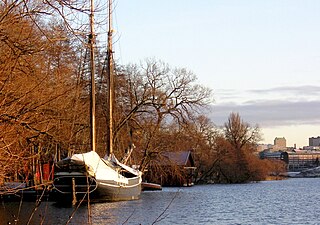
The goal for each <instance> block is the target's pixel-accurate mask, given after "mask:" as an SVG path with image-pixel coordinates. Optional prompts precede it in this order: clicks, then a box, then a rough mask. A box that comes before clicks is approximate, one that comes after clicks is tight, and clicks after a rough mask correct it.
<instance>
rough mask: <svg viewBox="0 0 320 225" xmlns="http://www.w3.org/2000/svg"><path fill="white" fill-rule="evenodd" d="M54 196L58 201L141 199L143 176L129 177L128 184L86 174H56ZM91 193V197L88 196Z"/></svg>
mask: <svg viewBox="0 0 320 225" xmlns="http://www.w3.org/2000/svg"><path fill="white" fill-rule="evenodd" d="M53 185H54V190H53V196H54V197H53V198H54V200H55V201H57V202H80V201H88V200H89V201H90V202H106V201H127V200H136V199H139V197H140V193H141V177H139V176H137V177H133V178H128V184H119V183H117V182H115V181H109V180H96V179H95V178H94V177H87V176H86V175H85V174H83V175H79V174H78V173H69V174H62V175H56V176H55V180H54V183H53ZM88 193H89V197H88Z"/></svg>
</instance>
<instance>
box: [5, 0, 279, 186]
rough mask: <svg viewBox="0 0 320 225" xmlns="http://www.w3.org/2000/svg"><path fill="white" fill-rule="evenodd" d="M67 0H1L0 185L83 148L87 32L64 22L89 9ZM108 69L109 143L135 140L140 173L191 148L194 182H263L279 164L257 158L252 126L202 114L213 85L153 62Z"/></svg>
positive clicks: (100, 119) (101, 136)
mask: <svg viewBox="0 0 320 225" xmlns="http://www.w3.org/2000/svg"><path fill="white" fill-rule="evenodd" d="M72 4H73V3H70V2H61V1H59V2H56V1H44V2H28V1H3V2H1V3H0V9H1V10H0V52H1V54H0V71H1V76H0V184H2V183H3V182H4V181H7V180H11V179H13V178H15V179H18V178H20V179H22V180H24V179H26V178H28V177H29V179H30V176H29V175H30V174H32V175H34V174H37V173H38V174H39V173H40V172H41V165H43V164H46V163H50V162H52V161H56V160H59V159H60V158H62V157H65V156H68V155H69V156H70V155H71V154H73V153H79V152H85V151H88V149H89V146H90V145H89V139H90V138H89V136H90V130H89V116H87V115H89V108H90V107H89V106H90V97H89V94H88V93H89V86H88V85H89V82H90V77H89V71H88V70H89V62H88V51H87V42H88V32H87V31H86V24H81V25H79V26H78V27H77V28H74V27H72V25H74V24H75V25H78V24H77V23H73V24H71V23H69V22H70V20H71V17H70V15H72V12H73V11H76V13H78V14H83V15H82V17H84V16H87V12H88V6H86V3H85V2H83V3H79V2H77V3H75V4H76V5H72ZM102 8H103V7H102ZM65 12H68V16H67V15H66V14H65ZM72 18H73V19H74V18H75V17H72ZM79 18H81V16H80V17H79ZM74 22H75V21H74ZM97 40H99V37H97ZM97 43H98V46H97V48H96V52H97V54H96V55H97V57H96V65H97V70H96V71H97V74H96V78H97V84H96V85H97V87H96V98H97V104H96V105H97V109H96V111H97V112H96V113H97V116H96V117H97V152H98V153H99V154H100V155H101V156H103V155H104V154H105V153H106V146H107V141H108V139H107V138H106V136H107V135H108V134H107V133H106V130H107V129H106V127H107V121H108V118H106V104H107V93H106V87H107V85H108V84H107V82H106V81H107V78H106V71H105V67H104V61H105V57H106V54H105V52H106V47H104V46H103V45H102V42H101V43H100V42H97ZM115 63H116V62H115ZM116 68H117V76H116V81H115V82H116V93H115V101H116V102H117V107H116V108H115V109H114V111H115V118H114V120H115V121H114V123H115V129H114V144H115V149H116V150H115V154H117V156H118V157H119V158H121V157H122V156H124V155H125V149H126V148H128V146H130V145H133V144H134V145H135V147H136V148H135V151H134V152H133V155H132V157H131V159H130V161H129V163H130V164H131V165H140V169H141V170H144V169H147V168H148V165H150V164H152V163H157V162H158V161H159V158H160V157H161V152H164V151H181V150H186V149H188V150H189V149H192V151H193V154H194V156H195V161H196V166H197V170H196V171H195V178H196V182H197V183H205V182H217V183H242V182H248V181H256V180H263V179H265V177H266V175H268V174H269V173H270V172H271V171H272V170H275V168H277V170H281V169H279V168H281V166H278V165H276V164H274V163H272V162H267V161H261V160H259V159H258V158H257V156H256V154H255V152H254V151H255V145H256V144H257V141H258V140H259V137H260V136H259V130H258V128H257V127H253V128H252V127H250V125H249V124H247V123H245V122H243V121H242V120H241V118H240V116H239V115H238V114H236V113H232V114H231V115H230V117H229V120H228V121H227V122H226V124H225V126H224V128H223V129H220V128H217V127H216V126H215V125H214V124H213V123H212V122H211V121H210V120H209V119H208V118H206V117H205V116H204V115H202V114H203V109H205V108H207V107H211V106H210V105H211V104H212V102H213V91H212V90H211V89H209V88H207V87H204V86H203V85H199V84H198V83H197V78H196V75H195V74H194V73H192V72H191V71H189V70H187V69H186V68H175V67H171V66H169V65H168V64H166V63H164V62H161V61H160V60H155V59H147V60H145V61H143V62H142V63H141V64H131V65H119V64H117V63H116ZM213 109H214V107H213ZM157 172H159V173H161V171H157ZM40 177H42V176H40ZM32 179H33V180H34V182H35V183H36V182H41V179H40V178H37V177H36V176H32ZM39 179H40V180H39Z"/></svg>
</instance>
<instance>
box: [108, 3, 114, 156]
mask: <svg viewBox="0 0 320 225" xmlns="http://www.w3.org/2000/svg"><path fill="white" fill-rule="evenodd" d="M108 19H109V21H108V22H109V27H108V50H107V55H108V84H109V90H108V102H109V110H108V119H109V121H108V123H109V124H108V125H109V142H108V144H109V146H108V150H109V155H111V154H112V153H113V95H114V79H113V55H112V54H113V51H112V32H113V30H112V0H109V12H108Z"/></svg>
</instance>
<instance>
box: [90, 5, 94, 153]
mask: <svg viewBox="0 0 320 225" xmlns="http://www.w3.org/2000/svg"><path fill="white" fill-rule="evenodd" d="M93 1H94V0H90V34H89V48H90V75H91V99H90V115H91V117H90V125H91V126H90V127H91V130H90V140H91V143H90V144H91V150H92V151H96V119H95V117H96V88H95V77H94V76H95V61H94V60H95V59H94V49H95V46H94V45H95V34H94V2H93Z"/></svg>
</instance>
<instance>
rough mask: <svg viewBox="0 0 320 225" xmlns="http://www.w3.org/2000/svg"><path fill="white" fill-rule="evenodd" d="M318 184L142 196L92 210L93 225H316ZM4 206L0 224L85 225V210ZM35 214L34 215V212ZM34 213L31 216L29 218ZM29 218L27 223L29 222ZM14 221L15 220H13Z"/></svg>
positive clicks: (257, 185)
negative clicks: (135, 199) (138, 198)
mask: <svg viewBox="0 0 320 225" xmlns="http://www.w3.org/2000/svg"><path fill="white" fill-rule="evenodd" d="M319 187H320V179H318V178H314V179H304V178H303V179H288V180H282V181H265V182H259V183H250V184H239V185H200V186H194V187H189V188H164V189H163V191H159V192H144V193H142V196H141V199H140V200H137V201H127V202H114V203H101V204H93V205H91V218H92V224H153V223H155V224H219V225H220V224H320V219H319V208H320V206H319V203H320V194H319V193H318V190H319ZM34 208H35V203H25V202H24V203H23V204H22V207H21V209H20V212H19V202H17V203H2V207H1V209H0V224H8V223H11V224H27V223H28V220H29V224H66V223H67V222H68V219H69V218H70V216H71V215H72V213H73V212H75V213H74V215H73V217H72V219H71V221H70V223H69V224H87V222H88V209H87V206H86V205H84V206H81V207H79V208H78V209H75V208H72V207H65V208H62V207H61V206H56V205H55V204H54V203H52V202H45V201H44V202H42V203H41V205H40V207H39V208H38V209H37V210H36V211H35V212H34ZM33 212H34V213H33ZM32 213H33V216H32V217H31V215H32ZM30 218H31V219H30ZM17 219H18V220H17Z"/></svg>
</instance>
